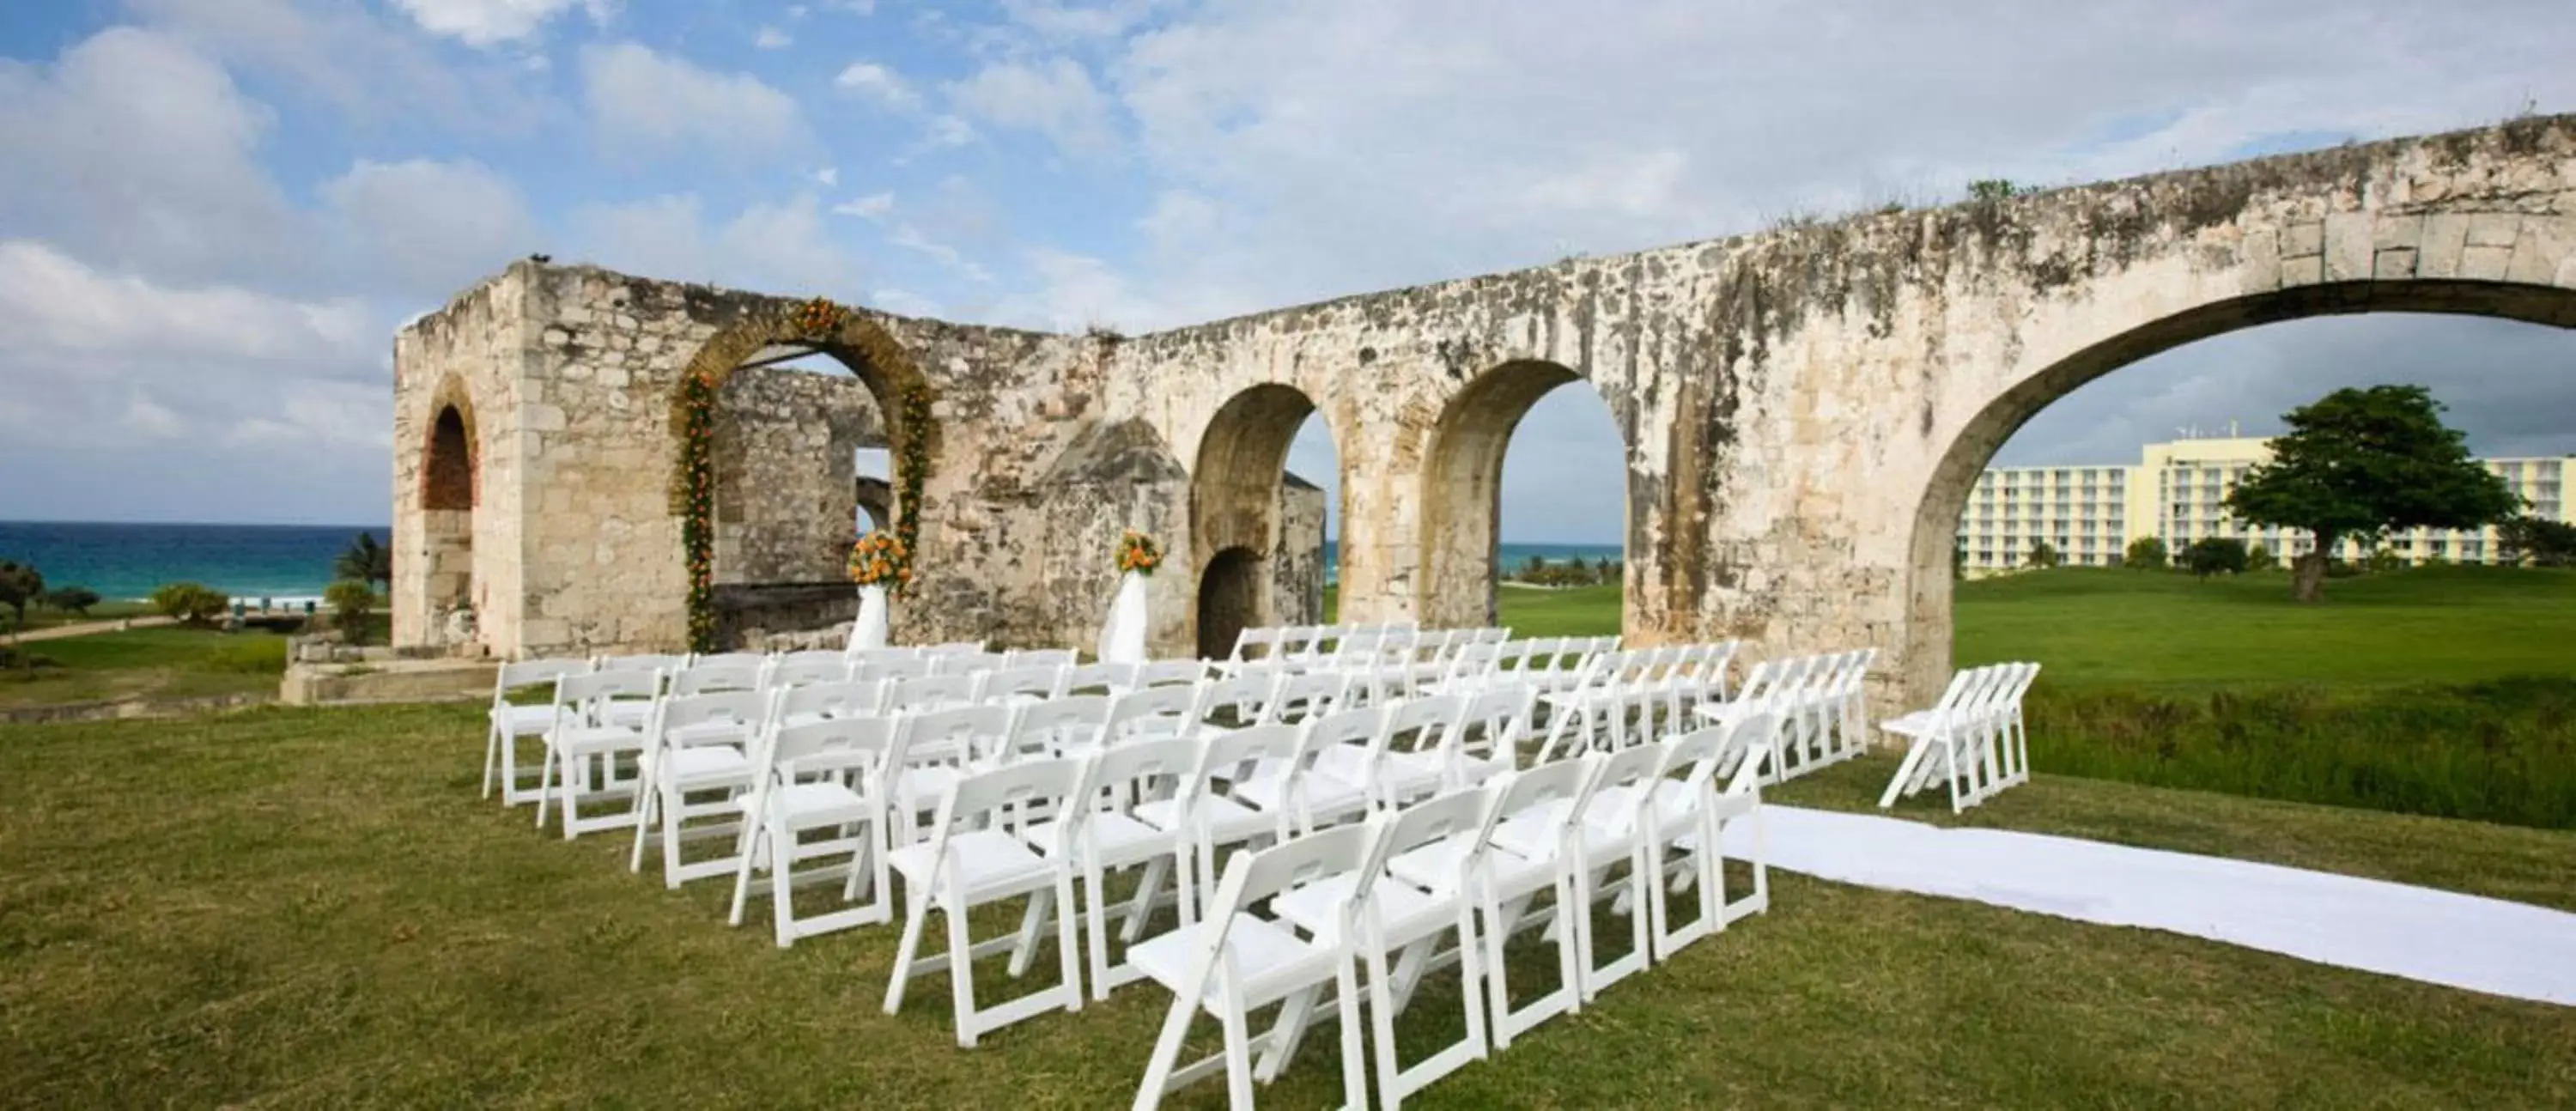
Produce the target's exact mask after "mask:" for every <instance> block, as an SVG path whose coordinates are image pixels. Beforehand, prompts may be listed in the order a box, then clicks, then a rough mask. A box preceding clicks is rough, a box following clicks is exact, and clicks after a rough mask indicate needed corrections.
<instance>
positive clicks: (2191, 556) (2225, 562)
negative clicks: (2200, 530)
mask: <svg viewBox="0 0 2576 1111" xmlns="http://www.w3.org/2000/svg"><path fill="white" fill-rule="evenodd" d="M2182 561H2183V566H2184V567H2185V568H2187V569H2188V570H2190V571H2191V573H2192V574H2193V575H2194V576H2196V577H2199V578H2204V579H2205V578H2208V577H2210V576H2211V575H2217V574H2230V575H2232V574H2238V573H2241V572H2243V571H2244V570H2245V568H2246V565H2247V563H2248V562H2249V558H2248V555H2247V553H2246V551H2245V542H2244V541H2242V540H2238V539H2236V538H2234V537H2231V536H2204V537H2201V538H2200V539H2198V540H2194V541H2192V542H2191V547H2188V548H2185V549H2183V551H2182Z"/></svg>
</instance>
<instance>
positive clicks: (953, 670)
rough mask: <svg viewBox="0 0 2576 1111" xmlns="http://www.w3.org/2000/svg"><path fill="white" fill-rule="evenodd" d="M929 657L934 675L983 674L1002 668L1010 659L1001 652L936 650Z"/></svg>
mask: <svg viewBox="0 0 2576 1111" xmlns="http://www.w3.org/2000/svg"><path fill="white" fill-rule="evenodd" d="M927 659H928V660H929V661H930V673H931V674H933V675H981V674H983V673H985V672H988V671H998V670H1001V668H1002V666H1003V665H1004V664H1006V663H1008V662H1009V661H1010V657H1009V656H1008V655H1006V654H1004V653H1001V652H934V653H931V654H930V655H929V656H928V657H927Z"/></svg>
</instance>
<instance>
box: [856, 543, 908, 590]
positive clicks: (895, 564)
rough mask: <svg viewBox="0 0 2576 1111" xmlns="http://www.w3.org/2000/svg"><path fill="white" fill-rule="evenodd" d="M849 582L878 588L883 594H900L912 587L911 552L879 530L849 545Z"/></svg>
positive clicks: (905, 546)
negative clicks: (904, 589)
mask: <svg viewBox="0 0 2576 1111" xmlns="http://www.w3.org/2000/svg"><path fill="white" fill-rule="evenodd" d="M849 571H850V581H851V582H854V583H857V584H859V585H860V586H882V587H885V588H886V591H887V593H890V594H901V593H903V588H905V587H907V586H910V585H912V549H911V548H910V547H908V546H907V545H905V544H904V542H903V538H902V537H899V536H896V535H894V534H893V533H890V532H886V531H884V530H883V529H879V530H877V531H875V532H871V533H869V534H867V535H865V536H862V537H860V538H859V542H858V543H856V544H852V545H850V565H849Z"/></svg>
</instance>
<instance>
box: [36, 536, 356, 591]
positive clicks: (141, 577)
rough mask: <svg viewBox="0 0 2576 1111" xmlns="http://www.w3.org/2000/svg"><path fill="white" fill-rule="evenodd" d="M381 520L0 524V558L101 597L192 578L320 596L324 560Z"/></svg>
mask: <svg viewBox="0 0 2576 1111" xmlns="http://www.w3.org/2000/svg"><path fill="white" fill-rule="evenodd" d="M361 532H365V533H372V534H374V536H375V538H376V542H377V543H379V544H383V543H388V542H390V541H391V539H392V536H393V529H392V528H391V527H389V526H386V525H162V524H149V525H146V524H111V523H106V522H95V521H80V522H62V521H0V559H8V560H16V561H18V562H21V563H33V564H35V565H36V570H38V571H40V572H43V574H44V576H45V585H46V586H48V587H65V586H86V587H88V588H90V589H91V590H95V591H97V592H98V593H99V595H100V596H101V597H104V598H111V599H130V598H142V597H145V596H147V595H149V594H151V593H152V591H153V589H154V588H156V587H158V586H160V585H161V584H163V583H172V582H180V581H183V580H184V581H194V582H200V583H204V584H206V585H207V586H211V587H213V588H215V589H217V590H220V591H223V592H225V593H227V594H230V595H233V596H234V597H237V598H246V599H250V600H253V601H256V600H258V599H260V598H273V599H277V600H280V601H283V600H286V599H290V598H292V599H302V598H313V597H319V596H320V595H321V593H322V588H323V587H326V586H329V585H331V562H332V561H333V560H334V559H337V558H338V557H339V555H340V552H341V551H342V550H343V549H346V548H347V547H348V546H349V543H350V541H353V540H355V539H357V537H358V534H359V533H361Z"/></svg>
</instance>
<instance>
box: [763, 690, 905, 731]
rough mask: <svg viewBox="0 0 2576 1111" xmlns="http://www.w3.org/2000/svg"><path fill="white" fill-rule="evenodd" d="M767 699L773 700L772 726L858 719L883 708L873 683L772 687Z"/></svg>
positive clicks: (770, 712) (878, 691)
mask: <svg viewBox="0 0 2576 1111" xmlns="http://www.w3.org/2000/svg"><path fill="white" fill-rule="evenodd" d="M770 697H772V698H775V699H776V700H777V702H776V703H775V704H774V705H772V706H771V707H770V710H769V720H770V722H771V723H772V725H773V726H778V725H805V724H808V723H811V722H817V721H821V720H823V719H825V718H846V717H858V716H861V715H867V714H875V713H878V712H879V711H880V710H882V709H883V708H884V705H883V703H884V688H883V687H881V686H879V685H878V684H875V683H849V682H841V683H807V684H805V685H804V686H800V687H778V688H772V690H771V694H770Z"/></svg>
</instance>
